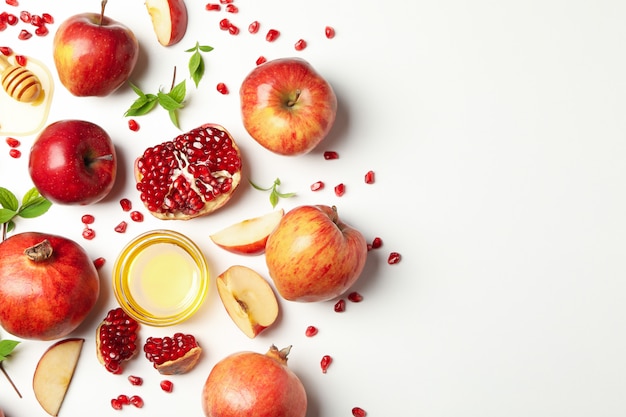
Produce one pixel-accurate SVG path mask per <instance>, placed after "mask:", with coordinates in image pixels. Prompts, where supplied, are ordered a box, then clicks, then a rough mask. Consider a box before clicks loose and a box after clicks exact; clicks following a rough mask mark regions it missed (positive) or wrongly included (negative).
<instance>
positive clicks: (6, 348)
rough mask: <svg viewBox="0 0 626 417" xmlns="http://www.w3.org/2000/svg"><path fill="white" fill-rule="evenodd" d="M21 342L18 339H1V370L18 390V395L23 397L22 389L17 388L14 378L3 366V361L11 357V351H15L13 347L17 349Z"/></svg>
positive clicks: (16, 390)
mask: <svg viewBox="0 0 626 417" xmlns="http://www.w3.org/2000/svg"><path fill="white" fill-rule="evenodd" d="M19 343H20V342H18V341H16V340H8V339H3V340H0V371H2V373H3V374H4V376H5V377H6V378H7V380H8V381H9V383H10V384H11V386H12V387H13V389H14V390H15V392H17V395H18V396H19V397H20V398H22V394H21V393H20V391H19V390H18V389H17V387H16V386H15V384H14V383H13V380H12V379H11V377H10V376H9V374H8V373H7V371H5V370H4V366H2V361H4V360H5V359H7V358H8V357H9V355H11V352H13V349H15V347H16V346H17V345H18V344H19Z"/></svg>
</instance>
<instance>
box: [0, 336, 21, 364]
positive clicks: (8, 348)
mask: <svg viewBox="0 0 626 417" xmlns="http://www.w3.org/2000/svg"><path fill="white" fill-rule="evenodd" d="M19 343H20V342H18V341H16V340H8V339H4V340H0V361H3V360H5V359H6V358H7V356H9V355H10V354H11V352H13V349H15V347H16V346H17V345H18V344H19Z"/></svg>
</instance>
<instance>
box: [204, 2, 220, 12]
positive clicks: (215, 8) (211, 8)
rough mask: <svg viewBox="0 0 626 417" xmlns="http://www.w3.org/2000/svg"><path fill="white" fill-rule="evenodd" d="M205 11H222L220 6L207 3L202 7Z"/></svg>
mask: <svg viewBox="0 0 626 417" xmlns="http://www.w3.org/2000/svg"><path fill="white" fill-rule="evenodd" d="M204 8H205V9H207V10H208V11H216V12H219V11H220V10H222V6H220V5H219V4H217V3H207V5H206V6H204Z"/></svg>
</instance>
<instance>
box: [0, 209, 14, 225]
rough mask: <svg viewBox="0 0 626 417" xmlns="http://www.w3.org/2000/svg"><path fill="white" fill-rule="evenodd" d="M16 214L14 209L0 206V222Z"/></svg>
mask: <svg viewBox="0 0 626 417" xmlns="http://www.w3.org/2000/svg"><path fill="white" fill-rule="evenodd" d="M16 215H17V212H16V211H14V210H9V209H5V208H0V223H6V222H8V221H9V220H11V219H12V218H13V217H15V216H16Z"/></svg>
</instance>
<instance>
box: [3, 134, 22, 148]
mask: <svg viewBox="0 0 626 417" xmlns="http://www.w3.org/2000/svg"><path fill="white" fill-rule="evenodd" d="M6 142H7V145H9V146H10V147H11V148H17V147H18V146H20V145H21V143H20V141H19V140H17V139H15V138H11V137H8V138H6Z"/></svg>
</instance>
